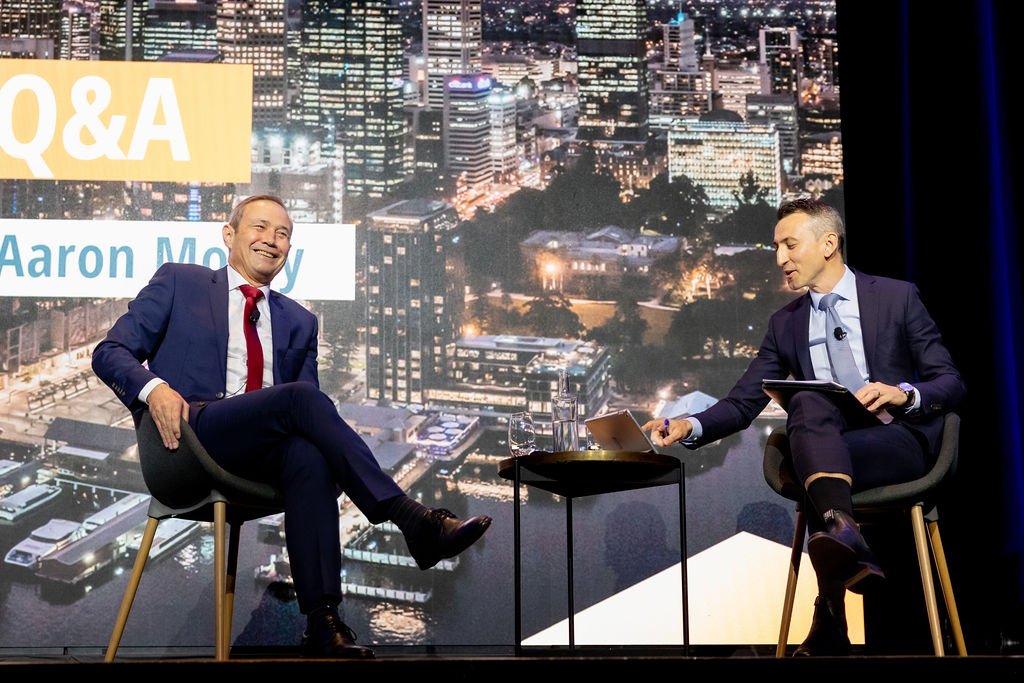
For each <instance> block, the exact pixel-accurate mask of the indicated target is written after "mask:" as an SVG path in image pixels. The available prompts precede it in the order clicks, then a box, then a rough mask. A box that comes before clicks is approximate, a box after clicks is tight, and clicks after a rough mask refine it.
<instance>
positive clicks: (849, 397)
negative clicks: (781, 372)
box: [761, 379, 892, 429]
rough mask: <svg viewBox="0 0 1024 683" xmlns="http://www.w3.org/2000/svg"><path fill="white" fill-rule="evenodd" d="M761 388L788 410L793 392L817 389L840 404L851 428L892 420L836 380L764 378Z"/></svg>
mask: <svg viewBox="0 0 1024 683" xmlns="http://www.w3.org/2000/svg"><path fill="white" fill-rule="evenodd" d="M761 388H762V389H763V390H764V393H766V394H768V395H769V396H771V397H772V398H773V399H775V402H776V403H778V404H779V405H780V406H782V409H783V410H785V411H786V412H789V399H790V397H791V396H792V395H793V394H795V393H796V392H798V391H816V392H818V393H821V394H824V395H825V396H828V398H829V399H830V400H831V401H832V402H833V403H835V404H836V405H837V406H839V409H840V410H841V411H842V412H843V415H844V416H845V417H846V419H847V421H848V423H849V425H850V427H851V428H854V429H856V428H859V427H874V426H876V425H880V424H888V423H889V422H891V421H892V416H891V415H889V414H888V413H887V412H885V411H884V410H880V411H878V412H877V413H872V412H870V411H869V410H868V409H867V408H865V407H864V406H863V405H862V404H861V402H860V401H858V400H857V398H856V397H855V396H854V395H853V394H851V393H850V390H849V389H847V388H846V387H844V386H843V385H842V384H838V383H836V382H829V381H825V380H817V379H811V380H796V379H766V380H762V382H761Z"/></svg>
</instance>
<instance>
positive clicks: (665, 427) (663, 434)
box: [661, 417, 668, 437]
mask: <svg viewBox="0 0 1024 683" xmlns="http://www.w3.org/2000/svg"><path fill="white" fill-rule="evenodd" d="M661 435H662V436H663V437H664V436H668V418H667V417H666V418H665V426H664V427H662V429H661Z"/></svg>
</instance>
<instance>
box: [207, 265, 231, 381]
mask: <svg viewBox="0 0 1024 683" xmlns="http://www.w3.org/2000/svg"><path fill="white" fill-rule="evenodd" d="M210 311H211V312H212V314H213V329H214V334H215V336H216V340H217V361H218V367H219V368H220V384H219V386H222V387H223V386H225V385H226V384H227V382H228V272H227V268H221V269H220V270H215V271H214V272H213V276H212V277H211V278H210Z"/></svg>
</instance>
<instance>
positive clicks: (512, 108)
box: [487, 90, 519, 179]
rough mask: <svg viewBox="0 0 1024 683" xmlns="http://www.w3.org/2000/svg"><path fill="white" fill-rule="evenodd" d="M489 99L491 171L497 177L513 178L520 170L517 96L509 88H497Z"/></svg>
mask: <svg viewBox="0 0 1024 683" xmlns="http://www.w3.org/2000/svg"><path fill="white" fill-rule="evenodd" d="M487 101H488V104H490V107H491V171H492V172H493V173H494V176H495V178H498V179H511V178H512V177H514V176H515V174H516V171H518V170H519V154H518V151H517V147H516V98H515V95H513V94H512V93H510V92H508V91H507V90H495V91H494V92H492V93H491V95H490V97H489V98H488V99H487Z"/></svg>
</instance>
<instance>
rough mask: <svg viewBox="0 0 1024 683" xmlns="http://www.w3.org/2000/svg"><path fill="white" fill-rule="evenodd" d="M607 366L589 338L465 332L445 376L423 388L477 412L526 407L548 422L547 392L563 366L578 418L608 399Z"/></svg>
mask: <svg viewBox="0 0 1024 683" xmlns="http://www.w3.org/2000/svg"><path fill="white" fill-rule="evenodd" d="M609 367H610V358H609V355H608V351H607V350H606V349H605V348H604V347H602V346H598V345H597V344H595V343H594V342H592V341H579V340H576V339H554V338H551V337H521V336H516V335H497V336H493V335H465V336H463V337H460V338H459V339H458V341H457V342H456V343H455V352H454V354H452V358H451V359H450V361H449V370H448V381H447V382H446V383H445V384H444V385H443V386H439V387H436V388H431V389H429V390H428V391H427V403H428V404H429V405H430V406H431V407H433V408H440V409H451V410H457V411H458V412H459V413H463V414H465V413H470V414H476V415H480V416H481V417H507V416H508V415H510V414H512V413H514V412H518V411H524V410H526V411H529V412H531V413H533V414H534V416H535V419H536V420H538V423H546V424H547V425H550V415H551V395H552V394H553V393H555V392H556V389H557V386H558V373H559V371H561V370H567V371H568V372H569V388H570V390H571V391H572V392H573V393H574V394H576V396H577V397H578V399H579V416H580V418H581V419H582V418H585V417H590V416H593V415H596V414H598V413H599V412H600V411H601V410H602V408H603V407H604V405H605V404H606V403H607V401H608V399H609V397H610V393H609V389H610V383H611V374H610V371H609ZM545 415H547V416H548V417H547V418H545V417H544V416H545ZM538 426H539V425H538Z"/></svg>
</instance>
